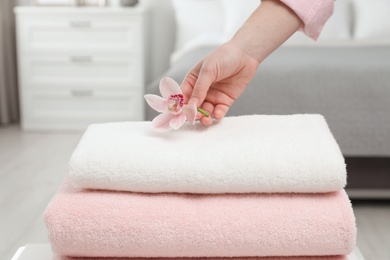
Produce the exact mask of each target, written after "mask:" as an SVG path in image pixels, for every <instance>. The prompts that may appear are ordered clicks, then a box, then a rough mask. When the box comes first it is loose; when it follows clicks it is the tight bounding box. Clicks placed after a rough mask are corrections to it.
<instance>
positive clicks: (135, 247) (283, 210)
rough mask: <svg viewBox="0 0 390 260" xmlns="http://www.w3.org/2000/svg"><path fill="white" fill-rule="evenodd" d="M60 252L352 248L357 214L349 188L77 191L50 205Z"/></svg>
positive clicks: (64, 190)
mask: <svg viewBox="0 0 390 260" xmlns="http://www.w3.org/2000/svg"><path fill="white" fill-rule="evenodd" d="M45 222H46V225H47V227H48V229H49V239H50V242H51V245H52V249H53V252H54V253H57V254H59V255H68V256H89V257H240V256H246V257H251V256H304V255H309V256H310V255H347V254H348V253H350V252H351V251H352V249H353V247H354V245H355V239H356V228H355V219H354V215H353V212H352V207H351V204H350V201H349V199H348V197H347V195H346V193H345V191H344V190H341V191H338V192H332V193H324V194H294V195H293V194H220V195H210V194H209V195H207V194H206V195H193V194H172V193H166V194H146V193H129V192H127V193H126V192H114V191H91V190H90V191H86V190H77V189H75V188H73V186H72V185H70V182H69V181H65V182H64V184H63V185H62V186H61V188H60V189H59V191H58V193H57V194H56V195H55V196H54V197H53V199H52V201H51V202H50V203H49V205H48V207H47V209H46V211H45Z"/></svg>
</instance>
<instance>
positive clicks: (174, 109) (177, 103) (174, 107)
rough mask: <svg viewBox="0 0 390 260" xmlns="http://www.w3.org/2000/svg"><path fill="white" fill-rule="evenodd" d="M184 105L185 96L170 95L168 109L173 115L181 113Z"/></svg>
mask: <svg viewBox="0 0 390 260" xmlns="http://www.w3.org/2000/svg"><path fill="white" fill-rule="evenodd" d="M183 104H184V96H183V94H175V95H170V96H169V99H168V109H169V110H170V111H171V113H174V114H176V113H180V112H181V109H182V107H183Z"/></svg>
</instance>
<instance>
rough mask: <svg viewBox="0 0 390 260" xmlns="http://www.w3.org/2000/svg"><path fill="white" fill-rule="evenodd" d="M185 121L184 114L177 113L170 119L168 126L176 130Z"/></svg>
mask: <svg viewBox="0 0 390 260" xmlns="http://www.w3.org/2000/svg"><path fill="white" fill-rule="evenodd" d="M185 121H186V115H185V114H184V113H181V114H180V115H177V116H175V117H174V118H172V119H171V121H170V123H169V126H170V127H171V128H173V129H175V130H177V129H179V128H180V127H181V126H182V125H183V124H184V122H185Z"/></svg>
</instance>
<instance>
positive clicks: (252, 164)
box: [69, 115, 346, 193]
mask: <svg viewBox="0 0 390 260" xmlns="http://www.w3.org/2000/svg"><path fill="white" fill-rule="evenodd" d="M69 171H70V176H71V178H72V181H73V184H74V185H75V187H79V188H87V189H88V188H89V189H107V190H123V191H137V192H179V193H182V192H188V193H251V192H255V193H258V192H309V193H312V192H331V191H337V190H340V189H342V188H343V187H344V186H345V183H346V169H345V163H344V159H343V157H342V154H341V152H340V149H339V147H338V145H337V143H336V141H335V140H334V138H333V136H332V134H331V132H330V131H329V128H328V125H327V124H326V122H325V119H324V118H323V117H322V116H321V115H289V116H264V115H261V116H260V115H254V116H240V117H229V118H225V119H223V120H220V121H217V122H215V123H214V124H213V125H211V126H208V127H205V126H202V125H200V124H198V125H196V126H192V125H186V126H183V127H182V128H181V129H179V130H177V131H172V132H169V133H156V132H155V131H154V130H153V129H152V126H151V123H150V122H123V123H108V124H96V125H91V126H90V127H89V128H88V129H87V131H86V133H85V134H84V136H83V137H82V140H81V141H80V143H79V145H78V146H77V148H76V150H75V151H74V153H73V155H72V157H71V159H70V163H69Z"/></svg>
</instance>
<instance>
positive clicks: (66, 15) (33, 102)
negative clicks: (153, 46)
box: [15, 6, 147, 130]
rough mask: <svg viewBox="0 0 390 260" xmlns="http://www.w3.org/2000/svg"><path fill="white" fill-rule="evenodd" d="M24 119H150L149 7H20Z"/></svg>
mask: <svg viewBox="0 0 390 260" xmlns="http://www.w3.org/2000/svg"><path fill="white" fill-rule="evenodd" d="M15 14H16V22H17V42H18V71H19V96H20V106H21V125H22V128H23V129H26V130H83V129H85V128H86V126H88V125H89V124H91V123H102V122H114V121H129V120H143V119H144V99H143V94H144V85H145V60H146V58H145V57H146V55H145V54H146V31H147V29H146V26H147V10H146V9H145V8H144V7H142V6H138V7H133V8H109V7H103V8H99V7H25V6H24V7H16V8H15Z"/></svg>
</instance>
